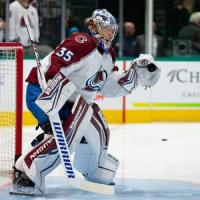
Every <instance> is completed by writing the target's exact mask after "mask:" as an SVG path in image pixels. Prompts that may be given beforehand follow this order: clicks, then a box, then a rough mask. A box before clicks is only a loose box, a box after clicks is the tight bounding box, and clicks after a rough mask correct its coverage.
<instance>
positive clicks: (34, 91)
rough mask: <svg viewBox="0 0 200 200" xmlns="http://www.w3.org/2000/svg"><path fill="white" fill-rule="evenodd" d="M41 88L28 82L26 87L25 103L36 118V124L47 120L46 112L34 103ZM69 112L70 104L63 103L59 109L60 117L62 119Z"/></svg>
mask: <svg viewBox="0 0 200 200" xmlns="http://www.w3.org/2000/svg"><path fill="white" fill-rule="evenodd" d="M41 93H42V90H41V88H40V86H39V85H38V84H33V83H29V84H28V86H27V89H26V105H27V107H28V109H29V110H30V111H31V113H32V114H33V116H34V117H35V118H36V119H37V121H38V124H39V125H42V124H45V123H47V122H48V121H49V118H48V116H47V114H46V113H45V112H44V111H43V110H42V109H41V108H40V107H39V106H38V105H37V104H36V103H35V101H36V99H37V98H38V96H39V95H40V94H41ZM70 114H71V106H68V105H67V104H65V105H64V106H63V107H62V109H61V110H60V111H59V115H60V119H61V120H62V121H64V120H66V118H67V117H68V116H69V115H70Z"/></svg>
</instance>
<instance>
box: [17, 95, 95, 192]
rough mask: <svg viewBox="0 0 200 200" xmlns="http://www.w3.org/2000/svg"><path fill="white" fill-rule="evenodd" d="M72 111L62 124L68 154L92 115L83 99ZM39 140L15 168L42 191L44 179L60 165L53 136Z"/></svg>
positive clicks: (81, 98)
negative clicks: (68, 149)
mask: <svg viewBox="0 0 200 200" xmlns="http://www.w3.org/2000/svg"><path fill="white" fill-rule="evenodd" d="M72 110H73V111H72V112H73V113H72V115H71V116H70V117H68V119H67V120H66V121H65V122H64V123H63V129H64V132H65V134H66V138H67V142H68V145H69V148H70V153H72V152H73V151H74V149H75V148H76V145H77V144H78V143H80V141H81V138H82V137H83V135H84V133H85V131H86V129H87V128H88V125H89V122H90V119H91V116H92V113H93V110H92V108H91V107H90V106H89V105H88V104H87V103H86V101H85V100H84V98H83V97H80V98H78V99H77V101H76V103H75V104H74V107H73V109H72ZM40 140H41V141H40V142H39V143H37V142H36V146H34V147H32V148H31V149H30V150H29V152H28V153H27V154H26V155H25V156H22V157H21V158H20V159H19V161H18V162H17V163H16V168H17V169H19V170H22V171H24V172H25V173H26V175H27V176H28V177H29V178H30V179H31V180H32V181H33V182H34V183H35V184H36V185H37V187H39V188H40V190H41V191H44V188H45V180H44V177H45V176H46V175H47V174H49V173H50V172H51V171H52V170H54V169H55V168H56V167H57V166H58V165H59V164H60V156H59V153H58V150H57V147H56V143H55V139H54V137H53V135H49V134H44V138H42V137H40ZM37 141H38V140H37Z"/></svg>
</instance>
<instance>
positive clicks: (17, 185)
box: [9, 169, 41, 195]
mask: <svg viewBox="0 0 200 200" xmlns="http://www.w3.org/2000/svg"><path fill="white" fill-rule="evenodd" d="M9 193H10V194H23V195H35V194H41V192H40V191H39V190H37V189H36V187H35V183H34V182H33V181H31V180H30V179H29V178H28V176H27V175H26V174H25V173H24V172H21V171H19V170H17V169H14V177H13V182H12V186H11V188H10V191H9Z"/></svg>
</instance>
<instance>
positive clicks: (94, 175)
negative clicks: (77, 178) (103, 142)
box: [74, 144, 119, 184]
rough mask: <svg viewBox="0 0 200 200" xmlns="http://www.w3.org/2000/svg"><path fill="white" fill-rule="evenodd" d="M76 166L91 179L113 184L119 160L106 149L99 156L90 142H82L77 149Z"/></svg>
mask: <svg viewBox="0 0 200 200" xmlns="http://www.w3.org/2000/svg"><path fill="white" fill-rule="evenodd" d="M74 166H75V167H76V169H77V170H78V171H79V172H81V173H82V174H83V175H84V176H85V177H86V178H87V179H88V180H89V181H92V182H96V183H102V184H113V180H114V178H115V175H116V171H117V169H118V167H119V161H118V160H117V159H116V158H115V157H114V156H112V155H110V154H108V153H107V151H106V150H103V152H102V153H101V154H100V155H99V157H98V156H97V155H96V154H95V152H94V151H92V149H91V147H90V146H89V144H80V145H79V146H78V148H77V149H76V154H75V158H74Z"/></svg>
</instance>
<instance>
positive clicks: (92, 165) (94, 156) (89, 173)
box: [74, 104, 119, 184]
mask: <svg viewBox="0 0 200 200" xmlns="http://www.w3.org/2000/svg"><path fill="white" fill-rule="evenodd" d="M93 109H94V114H93V116H92V119H91V123H90V125H89V127H88V129H87V131H86V133H85V134H84V138H83V139H82V141H81V143H80V144H79V145H78V147H77V148H76V151H75V158H74V166H75V167H76V169H77V170H78V171H79V172H81V173H82V174H83V175H84V176H85V177H86V178H87V179H88V180H89V181H92V182H97V183H103V184H113V179H114V177H115V174H116V171H117V169H118V166H119V161H118V160H117V159H116V158H115V157H113V156H112V155H110V154H109V153H108V152H107V149H108V143H109V137H110V132H109V129H108V126H107V123H106V121H105V119H104V117H103V115H102V113H101V111H100V109H99V108H98V106H97V105H95V104H94V105H93Z"/></svg>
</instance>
